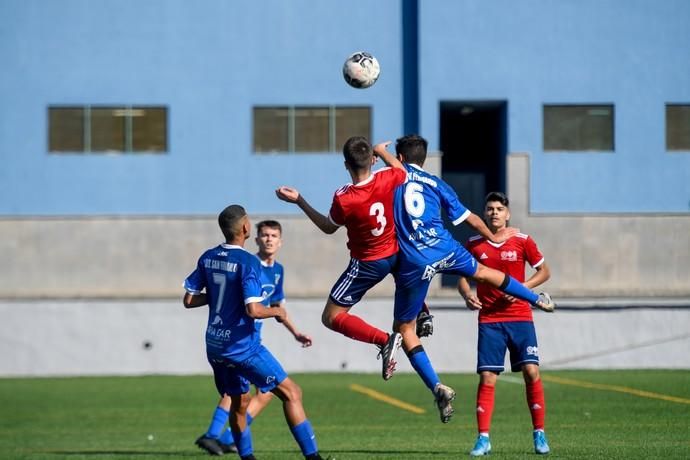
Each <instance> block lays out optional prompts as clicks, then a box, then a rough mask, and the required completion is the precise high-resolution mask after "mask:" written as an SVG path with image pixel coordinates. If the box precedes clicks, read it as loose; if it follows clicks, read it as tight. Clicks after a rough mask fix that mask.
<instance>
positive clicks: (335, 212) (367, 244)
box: [328, 167, 407, 261]
mask: <svg viewBox="0 0 690 460" xmlns="http://www.w3.org/2000/svg"><path fill="white" fill-rule="evenodd" d="M406 179H407V173H406V172H405V171H404V170H402V169H398V168H388V167H387V168H381V169H379V170H378V171H375V172H374V173H373V174H372V175H371V176H370V177H369V178H368V179H366V180H365V181H362V182H360V183H358V184H347V185H344V186H343V187H341V188H340V189H338V190H336V192H335V195H333V204H331V210H330V212H329V215H328V217H329V219H330V220H331V222H333V223H334V224H336V225H344V226H345V227H346V228H347V239H348V242H347V247H348V248H349V249H350V255H351V256H352V257H353V258H355V259H359V260H363V261H365V260H379V259H384V258H386V257H388V256H392V255H393V254H395V253H396V252H398V241H397V239H396V236H395V222H394V220H393V197H394V191H395V188H396V187H397V186H398V185H400V184H403V183H404V182H405V181H406Z"/></svg>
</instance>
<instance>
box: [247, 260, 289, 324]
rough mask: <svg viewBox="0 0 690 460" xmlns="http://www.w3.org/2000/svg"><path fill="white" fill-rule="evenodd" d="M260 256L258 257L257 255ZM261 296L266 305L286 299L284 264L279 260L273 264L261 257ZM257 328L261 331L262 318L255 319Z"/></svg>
mask: <svg viewBox="0 0 690 460" xmlns="http://www.w3.org/2000/svg"><path fill="white" fill-rule="evenodd" d="M257 258H258V257H257ZM259 262H260V263H261V275H260V279H261V297H263V300H262V301H261V303H262V304H264V306H266V307H270V306H271V305H275V304H277V303H282V302H284V301H285V292H284V291H283V272H284V271H283V266H282V265H281V264H279V263H278V262H273V265H268V264H266V263H265V262H264V261H262V260H261V259H259ZM254 324H255V326H256V330H257V331H260V330H261V326H262V325H263V321H262V320H254Z"/></svg>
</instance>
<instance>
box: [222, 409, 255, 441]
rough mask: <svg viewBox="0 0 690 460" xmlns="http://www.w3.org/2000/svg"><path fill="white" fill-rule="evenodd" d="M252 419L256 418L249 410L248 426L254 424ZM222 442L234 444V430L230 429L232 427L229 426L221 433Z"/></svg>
mask: <svg viewBox="0 0 690 460" xmlns="http://www.w3.org/2000/svg"><path fill="white" fill-rule="evenodd" d="M252 420H254V417H252V416H251V414H250V413H249V412H247V426H249V425H251V424H252ZM220 442H221V443H223V444H227V445H232V444H234V443H235V440H234V439H233V438H232V431H231V430H230V427H228V428H227V429H226V430H225V431H224V432H223V434H222V435H220Z"/></svg>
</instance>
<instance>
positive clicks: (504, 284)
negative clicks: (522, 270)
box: [472, 263, 556, 312]
mask: <svg viewBox="0 0 690 460" xmlns="http://www.w3.org/2000/svg"><path fill="white" fill-rule="evenodd" d="M472 278H473V279H474V280H476V281H478V282H481V283H488V284H490V285H491V286H493V287H495V288H498V289H500V290H501V291H503V292H505V293H506V294H509V295H512V296H514V297H517V298H519V299H522V300H526V301H527V302H529V303H530V304H532V305H534V306H535V307H537V308H539V309H541V310H544V311H546V312H552V311H554V310H555V308H556V304H555V303H554V302H553V300H551V296H550V295H549V294H547V293H545V292H542V293H540V294H537V293H535V292H533V291H531V290H529V289H528V288H526V287H525V286H524V285H523V284H522V283H520V282H519V281H517V280H516V279H515V278H513V277H512V276H510V275H506V274H505V273H502V272H500V271H498V270H494V269H493V268H489V267H487V266H485V265H482V264H480V263H477V271H476V272H475V273H474V275H473V276H472Z"/></svg>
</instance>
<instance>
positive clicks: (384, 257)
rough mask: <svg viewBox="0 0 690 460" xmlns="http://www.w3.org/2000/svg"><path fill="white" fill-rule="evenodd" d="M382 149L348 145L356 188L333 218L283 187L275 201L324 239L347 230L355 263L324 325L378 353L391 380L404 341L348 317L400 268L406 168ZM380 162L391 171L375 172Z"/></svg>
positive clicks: (340, 200)
mask: <svg viewBox="0 0 690 460" xmlns="http://www.w3.org/2000/svg"><path fill="white" fill-rule="evenodd" d="M386 145H387V144H385V145H383V144H382V148H378V149H377V148H372V146H371V144H370V143H369V141H368V140H367V139H366V138H364V137H360V136H355V137H351V138H349V139H348V140H347V142H345V145H344V147H343V156H344V157H345V169H347V171H348V173H349V174H350V177H351V178H352V183H351V184H347V185H344V186H343V187H341V188H339V189H338V190H336V192H335V194H334V196H333V203H332V204H331V209H330V212H329V215H328V216H325V215H323V214H321V213H320V212H318V211H317V210H315V209H314V208H313V207H312V206H311V205H310V204H309V203H308V202H307V200H306V199H305V198H304V197H303V196H302V195H300V193H299V191H298V190H296V189H294V188H292V187H285V186H283V187H279V188H278V189H277V190H276V195H277V196H278V198H280V199H281V200H283V201H287V202H289V203H295V204H297V206H299V207H300V209H302V211H303V212H304V213H305V214H306V215H307V217H309V219H310V220H311V221H312V222H313V223H314V224H315V225H316V226H317V227H318V228H319V229H320V230H321V231H323V232H324V233H328V234H331V233H334V232H335V231H336V230H338V228H340V227H341V226H345V228H347V237H348V243H347V247H348V248H349V249H350V256H351V259H350V263H349V264H348V267H347V268H346V269H345V271H344V272H343V273H342V275H340V278H338V281H336V283H335V285H334V286H333V288H332V289H331V292H330V295H329V297H328V301H327V302H326V306H325V307H324V310H323V314H322V316H321V321H322V322H323V324H324V325H325V326H326V327H327V328H329V329H331V330H333V331H335V332H339V333H340V334H343V335H345V336H347V337H350V338H351V339H354V340H359V341H361V342H366V343H372V344H375V345H377V346H378V347H379V349H380V350H381V353H380V354H381V356H382V359H383V369H382V374H383V378H384V379H385V380H388V379H389V378H390V377H391V376H392V375H393V371H394V369H395V364H396V362H395V359H394V356H395V352H396V351H397V350H398V349H399V348H400V345H401V343H402V336H401V335H400V334H399V333H397V332H395V333H392V334H388V333H387V332H385V331H382V330H380V329H378V328H376V327H374V326H372V325H371V324H369V323H367V322H366V321H364V320H363V319H362V318H360V317H358V316H355V315H351V314H350V313H349V311H350V308H352V307H353V306H354V305H355V304H356V303H357V302H359V301H360V299H361V298H362V297H363V296H364V294H365V293H366V292H367V291H368V290H369V289H371V288H372V287H373V286H374V285H376V284H377V283H378V282H380V281H381V280H382V279H384V278H385V277H386V276H387V275H388V274H389V273H391V271H392V270H393V268H394V267H395V265H396V261H397V253H398V242H397V239H396V234H395V225H394V219H393V197H394V192H395V189H396V187H397V186H398V185H400V184H403V183H405V181H406V180H407V171H406V170H405V167H404V166H403V164H402V163H401V162H400V161H398V159H397V158H395V157H394V156H393V155H391V154H390V153H388V152H387V151H386V149H385V146H386ZM377 157H379V158H381V160H383V162H384V163H385V164H386V165H387V166H388V167H384V168H381V169H379V170H377V171H375V172H374V171H372V166H373V165H374V164H375V163H376V159H377Z"/></svg>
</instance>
